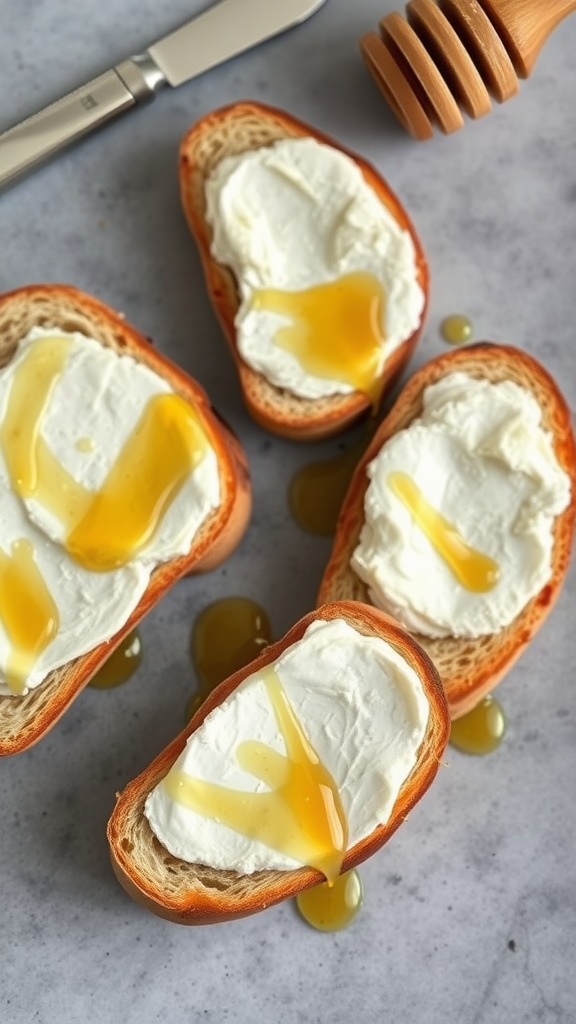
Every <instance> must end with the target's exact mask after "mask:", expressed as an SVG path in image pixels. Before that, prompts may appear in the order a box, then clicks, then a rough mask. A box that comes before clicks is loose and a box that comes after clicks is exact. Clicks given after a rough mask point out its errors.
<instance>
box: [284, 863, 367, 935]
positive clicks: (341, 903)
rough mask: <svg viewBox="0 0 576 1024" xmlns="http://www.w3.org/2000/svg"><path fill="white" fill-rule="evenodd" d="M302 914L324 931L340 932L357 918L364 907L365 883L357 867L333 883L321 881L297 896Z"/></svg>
mask: <svg viewBox="0 0 576 1024" xmlns="http://www.w3.org/2000/svg"><path fill="white" fill-rule="evenodd" d="M296 906H297V907H298V910H299V911H300V913H301V915H302V917H303V918H304V920H305V921H307V922H308V924H310V925H312V927H313V928H317V929H318V930H319V931H322V932H336V931H341V929H342V928H347V927H348V925H349V924H351V922H352V921H353V920H354V918H355V917H356V914H357V913H358V911H359V910H360V908H361V906H362V882H361V880H360V876H359V874H358V872H357V871H355V870H354V869H352V870H350V871H345V872H344V874H342V875H340V876H339V877H338V878H337V879H336V881H335V882H334V885H331V886H330V885H328V883H327V882H321V883H320V885H315V886H313V888H312V889H305V890H304V892H301V893H299V894H298V896H297V897H296Z"/></svg>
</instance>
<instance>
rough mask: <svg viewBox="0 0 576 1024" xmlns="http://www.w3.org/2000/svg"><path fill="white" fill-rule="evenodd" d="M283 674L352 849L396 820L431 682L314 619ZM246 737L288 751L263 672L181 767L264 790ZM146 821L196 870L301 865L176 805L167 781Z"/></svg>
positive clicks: (209, 724)
mask: <svg viewBox="0 0 576 1024" xmlns="http://www.w3.org/2000/svg"><path fill="white" fill-rule="evenodd" d="M274 667H275V669H276V672H277V674H278V676H279V678H280V681H281V684H282V688H283V690H284V693H285V694H286V696H287V698H288V701H289V703H290V705H291V707H292V709H293V711H294V713H295V715H296V717H297V719H298V721H299V722H300V725H301V727H302V728H303V730H304V732H305V733H306V735H307V737H308V740H309V742H310V743H311V744H312V746H313V748H314V750H315V751H316V754H317V755H318V757H319V758H320V761H321V762H322V763H323V765H324V766H325V767H326V768H327V769H328V771H329V772H330V774H331V775H332V778H333V779H334V782H335V784H336V786H337V788H338V791H339V793H340V798H341V801H342V806H343V810H344V813H345V814H346V818H347V822H348V833H349V834H348V845H349V847H351V846H353V845H354V844H355V843H357V842H359V841H360V840H361V839H363V838H364V837H365V836H368V835H369V834H370V833H371V832H372V831H373V830H374V829H375V828H376V826H377V825H379V824H383V823H385V822H386V821H387V820H388V818H389V817H390V814H391V812H392V808H393V806H394V802H395V800H396V797H397V795H398V792H399V790H400V787H401V785H402V783H403V782H404V780H405V779H406V778H407V776H408V775H409V773H410V771H411V770H412V768H413V766H414V764H415V763H416V758H417V751H418V748H419V746H420V744H421V742H422V740H423V738H424V734H425V731H426V725H427V721H428V715H429V704H428V700H427V698H426V696H425V694H424V691H423V688H422V683H421V681H420V679H419V678H418V676H417V674H416V672H415V671H414V670H413V669H412V668H411V667H410V666H409V665H408V664H407V662H406V661H404V659H403V658H402V657H400V655H398V654H397V652H396V651H395V650H394V649H393V648H392V647H391V646H390V644H388V643H387V642H386V641H384V640H382V639H380V638H379V637H366V636H363V635H362V634H360V633H358V632H357V631H356V630H355V629H353V628H352V627H351V626H349V625H348V623H346V622H345V621H344V620H342V619H336V620H332V621H329V622H326V621H323V620H320V621H317V622H314V623H313V624H312V625H311V626H309V627H308V629H307V630H306V632H305V634H304V636H303V637H302V639H301V640H299V641H298V642H297V643H295V644H293V645H292V646H291V647H289V648H287V650H286V651H284V653H283V654H282V655H281V657H280V658H279V659H278V660H277V662H275V665H274ZM243 740H257V741H260V742H262V743H265V744H266V745H268V746H270V747H271V748H273V749H274V750H277V751H279V752H280V753H286V748H285V744H284V741H283V739H282V736H281V734H280V731H279V728H278V723H277V720H276V717H275V715H274V711H273V708H272V707H271V704H270V701H269V698H268V695H267V691H266V689H265V686H264V683H263V681H262V679H261V678H259V676H258V674H257V673H256V674H255V675H252V676H249V677H248V678H247V679H246V680H245V681H244V682H243V683H242V684H241V685H240V686H239V687H238V689H237V690H235V691H234V692H233V693H232V694H231V695H230V697H229V698H228V699H227V700H226V701H225V702H224V703H223V704H221V705H220V706H219V707H217V708H215V709H214V711H212V712H211V713H210V714H209V715H208V716H207V717H206V719H205V720H204V722H203V724H202V725H201V726H200V728H199V729H197V730H196V731H195V732H194V733H193V734H192V735H191V736H190V737H189V739H188V742H187V745H186V747H185V749H184V750H183V752H182V754H181V755H180V757H179V758H178V760H177V762H176V765H177V767H178V768H179V769H180V770H182V771H183V772H184V773H186V774H188V775H191V776H194V777H195V778H199V779H203V780H205V781H207V782H214V783H217V784H219V785H221V786H225V787H229V788H230V789H235V790H243V791H246V792H253V793H257V792H263V791H264V790H265V789H266V785H265V783H263V782H261V781H260V780H258V779H256V778H255V776H253V775H252V774H250V773H248V772H246V771H244V770H243V769H242V768H240V766H239V764H238V763H237V761H236V757H235V752H236V750H237V748H238V745H239V744H240V743H241V742H242V741H243ZM145 814H146V817H147V818H148V821H149V823H150V826H151V828H152V830H153V832H154V833H155V835H156V836H157V837H158V839H159V840H160V842H161V843H162V844H163V846H165V847H166V849H167V850H169V851H170V853H172V854H173V855H174V856H176V857H179V858H181V859H183V860H186V861H189V862H190V863H201V864H207V865H210V866H212V867H215V868H219V869H222V870H232V871H239V872H242V873H243V874H250V873H252V872H254V871H259V870H264V869H272V870H290V869H293V868H295V867H298V866H300V865H299V864H298V863H297V862H296V861H295V860H293V859H292V858H291V857H288V856H285V855H283V854H281V853H279V852H278V851H276V850H273V849H272V848H270V847H269V846H267V845H265V844H264V843H262V842H261V841H260V840H255V839H250V838H247V837H246V836H244V835H242V834H241V833H239V832H236V831H234V830H232V829H230V828H228V827H227V826H226V825H223V824H221V823H220V822H218V821H216V820H213V819H212V818H208V817H204V816H203V815H201V814H198V813H196V812H195V811H192V810H189V809H188V808H186V807H185V806H183V805H182V804H181V803H179V802H175V801H173V800H172V799H170V797H169V796H168V794H167V793H166V790H165V788H164V787H163V785H162V783H160V784H159V785H158V786H156V788H155V789H154V790H153V791H152V792H151V793H150V794H149V796H148V798H147V800H146V806H145Z"/></svg>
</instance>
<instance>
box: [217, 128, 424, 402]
mask: <svg viewBox="0 0 576 1024" xmlns="http://www.w3.org/2000/svg"><path fill="white" fill-rule="evenodd" d="M206 203H207V211H206V217H207V220H208V222H209V223H210V225H211V227H212V230H213V241H212V254H213V256H214V257H215V259H217V260H218V261H219V262H220V263H223V264H225V265H227V266H229V267H230V268H231V269H232V271H233V273H234V275H235V277H236V281H237V285H238V290H239V293H240V298H241V303H240V308H239V310H238V314H237V317H236V329H237V344H238V348H239V351H240V353H241V355H242V357H243V359H244V360H245V361H246V362H247V363H248V364H249V365H250V366H251V367H252V368H253V369H255V370H257V371H258V372H260V373H262V374H264V375H265V376H266V377H267V378H268V380H269V381H270V382H271V383H273V384H275V385H276V386H278V387H284V388H287V389H288V390H290V391H291V392H293V393H294V394H296V395H298V396H300V397H303V398H319V397H324V396H328V395H334V394H346V393H349V392H350V391H352V390H353V389H352V388H351V386H350V385H349V384H348V383H346V382H344V381H343V382H339V381H336V380H331V379H330V380H328V379H326V378H321V377H317V376H312V375H310V374H308V373H307V372H306V371H305V370H304V368H303V367H302V366H301V365H300V363H299V361H298V360H297V359H296V358H295V356H293V355H292V354H291V353H290V352H287V351H284V350H283V349H281V348H280V347H279V346H278V345H276V344H275V343H274V340H273V339H274V335H275V333H276V331H277V330H278V327H279V326H281V325H282V324H283V323H285V322H286V321H285V320H283V318H282V317H280V316H279V315H278V314H276V313H272V312H269V311H267V310H264V309H251V308H250V299H251V295H252V293H253V292H254V290H255V289H257V288H265V287H272V288H277V289H283V290H286V291H296V290H300V289H305V288H309V287H311V286H313V285H318V284H322V283H327V282H330V281H334V280H336V279H338V278H340V277H342V276H343V275H345V274H348V273H351V272H354V271H364V272H366V273H370V274H373V275H374V276H375V277H376V278H377V279H378V281H380V283H381V284H382V285H383V287H384V293H385V296H386V301H385V323H384V324H383V325H382V328H383V334H384V339H385V341H384V344H383V346H382V362H383V361H384V359H385V358H386V355H387V354H388V355H389V354H390V353H391V352H393V351H394V349H396V348H398V346H399V345H401V344H402V342H403V341H405V340H406V338H408V337H409V336H410V335H411V334H412V332H413V331H414V330H415V329H416V328H417V327H418V325H419V324H420V320H421V315H422V310H423V307H424V294H423V292H422V289H421V288H420V285H419V283H418V280H417V276H416V260H415V252H414V246H413V243H412V239H411V237H410V235H409V233H408V232H407V231H404V230H403V229H401V228H400V227H399V225H398V224H397V222H396V221H395V220H394V218H393V217H392V215H391V214H390V212H389V211H388V210H387V209H386V207H385V206H384V205H383V204H382V203H381V201H380V200H379V198H378V196H377V195H376V193H375V192H374V191H373V189H372V188H370V186H369V185H368V184H367V183H366V182H365V180H364V178H363V176H362V173H361V171H360V169H359V167H358V166H357V165H356V164H355V163H354V161H353V160H352V159H351V158H350V157H348V156H346V155H345V154H344V153H341V152H340V151H339V150H337V149H334V148H333V147H331V146H327V145H324V144H322V143H319V142H316V140H315V139H312V138H298V139H282V140H280V141H278V142H276V143H274V145H272V146H266V147H263V148H261V149H257V150H252V151H249V152H247V153H243V154H241V155H239V156H231V157H227V158H226V159H224V160H222V161H221V162H220V163H218V164H217V165H216V167H215V168H214V170H213V172H212V174H211V176H210V178H209V179H208V181H207V183H206Z"/></svg>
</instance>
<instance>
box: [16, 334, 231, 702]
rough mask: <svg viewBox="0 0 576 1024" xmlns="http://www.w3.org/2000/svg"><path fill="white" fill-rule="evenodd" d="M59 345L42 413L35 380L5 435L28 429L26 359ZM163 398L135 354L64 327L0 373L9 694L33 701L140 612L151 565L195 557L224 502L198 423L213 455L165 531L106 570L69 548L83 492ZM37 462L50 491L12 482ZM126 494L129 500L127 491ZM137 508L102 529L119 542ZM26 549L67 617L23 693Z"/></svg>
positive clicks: (199, 467)
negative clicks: (31, 694) (19, 610)
mask: <svg viewBox="0 0 576 1024" xmlns="http://www.w3.org/2000/svg"><path fill="white" fill-rule="evenodd" d="M54 339H56V345H60V346H61V349H62V366H61V368H60V370H59V372H57V373H54V374H53V379H52V380H51V381H50V384H49V386H46V387H44V389H43V390H42V388H41V399H42V400H40V399H38V403H39V404H38V407H37V408H34V403H35V401H36V398H37V396H35V393H34V387H36V384H34V385H30V388H29V393H28V392H27V405H26V408H27V409H28V410H29V415H27V416H22V417H21V418H20V419H21V421H22V431H20V428H19V426H18V429H17V431H16V433H14V432H12V434H11V433H10V432H8V433H6V431H5V430H4V428H5V427H6V424H7V423H9V420H10V415H13V416H14V417H15V419H16V422H17V425H18V423H19V419H18V417H17V415H16V413H12V414H11V413H10V408H11V407H10V400H11V394H13V392H14V389H17V387H18V383H17V382H18V380H19V375H20V374H21V373H22V372H23V366H24V364H25V361H26V360H27V359H29V358H30V357H31V356H32V357H33V356H35V355H36V354H37V353H38V352H40V347H41V346H46V350H47V349H48V347H49V346H50V345H51V344H53V342H54ZM20 379H21V378H20ZM35 379H39V376H38V375H36V378H35ZM26 388H28V382H26ZM25 390H26V389H25ZM165 395H174V392H173V391H172V389H171V388H170V387H169V386H168V385H167V384H166V382H165V381H164V380H162V378H160V377H159V376H158V375H157V374H155V373H153V372H152V371H151V370H149V369H148V368H147V367H145V366H143V365H142V364H140V363H138V362H137V361H136V360H134V359H133V358H132V357H131V356H128V355H118V354H117V353H116V352H115V351H113V350H112V349H110V348H107V347H105V346H103V345H101V344H100V343H99V342H97V341H95V340H94V339H90V338H87V337H85V336H83V335H81V334H79V333H74V334H66V333H65V332H61V331H59V330H45V329H40V328H34V329H33V330H32V331H31V332H30V333H29V334H28V335H27V337H26V338H24V339H23V340H22V341H21V342H20V344H19V346H18V350H17V352H16V354H15V356H14V358H13V359H12V361H11V362H10V363H9V364H8V366H7V367H5V368H4V369H3V371H2V372H1V373H0V694H13V693H15V692H16V693H26V692H27V690H28V689H29V688H31V687H34V686H37V685H38V684H39V683H40V682H42V680H43V679H44V678H45V677H46V675H47V674H48V673H49V672H51V671H52V670H53V669H55V668H58V667H59V666H61V665H63V664H65V663H66V662H68V661H70V660H71V659H73V658H75V657H77V656H79V655H81V654H84V653H86V652H87V651H89V650H91V649H92V648H94V647H95V646H97V645H98V644H99V643H101V642H104V641H106V640H108V639H110V637H112V636H113V635H114V634H115V633H116V632H117V631H118V630H119V629H120V628H121V627H122V625H123V624H124V623H125V622H126V620H127V619H128V618H129V616H130V614H131V612H132V611H133V610H134V608H135V607H136V605H137V604H138V602H139V600H140V598H141V597H142V594H143V593H144V591H145V590H146V587H147V585H148V582H149V579H150V575H151V572H152V570H153V568H154V567H155V566H156V565H157V564H159V563H161V562H163V561H166V560H167V559H170V558H173V557H176V556H178V555H181V554H185V553H186V552H187V551H188V550H189V548H190V545H191V543H192V540H193V538H194V536H195V534H196V532H197V530H198V529H199V527H200V525H201V524H202V522H203V521H204V519H205V518H206V517H207V516H208V515H209V513H210V512H211V511H212V510H213V509H214V508H216V507H217V506H218V504H219V501H220V484H219V474H218V463H217V458H216V454H215V452H214V451H213V449H212V448H211V446H210V445H209V444H208V443H207V441H206V439H205V437H204V435H203V432H202V431H201V428H200V426H198V430H199V432H200V433H199V436H200V434H201V435H202V437H203V443H204V449H203V453H202V455H201V457H200V459H199V461H198V462H197V464H195V465H194V466H193V468H192V469H191V471H190V472H189V473H187V475H186V476H185V478H184V479H182V480H181V481H179V484H178V486H175V487H174V489H173V493H172V494H171V496H170V501H168V502H166V503H165V508H164V513H163V514H162V515H161V517H160V519H159V522H158V524H157V528H156V529H153V530H152V531H151V532H150V531H149V535H146V536H145V537H144V542H143V543H142V544H141V545H140V546H139V547H138V549H137V551H136V552H135V554H134V556H133V557H129V558H127V559H126V561H125V562H124V563H120V562H119V563H118V565H112V566H111V567H110V568H106V569H105V571H93V568H92V567H90V566H88V567H87V566H86V564H82V561H81V560H79V559H78V558H77V557H73V555H72V554H71V552H70V550H69V537H70V533H69V527H70V521H69V520H68V513H69V512H70V509H72V511H74V503H73V499H74V498H75V496H77V495H76V492H77V493H78V495H80V498H81V499H82V500H84V499H85V500H86V502H90V501H91V500H92V498H93V497H94V496H95V495H99V494H101V493H102V491H103V489H104V484H105V482H106V481H107V480H109V479H110V478H111V475H113V472H114V467H115V466H118V465H119V463H120V462H121V458H122V453H123V452H125V451H126V446H127V445H129V443H130V438H131V437H133V436H134V433H135V430H136V429H137V426H138V423H139V421H140V419H141V418H142V417H143V415H144V412H145V410H146V409H147V408H148V407H149V406H150V403H151V401H153V400H154V399H156V398H157V397H158V396H165ZM178 400H179V399H178ZM187 408H189V407H187ZM190 415H192V411H191V413H190ZM36 416H37V419H35V417H36ZM154 426H156V425H154ZM3 430H4V432H3ZM25 431H28V434H29V437H28V438H27V440H28V441H29V449H28V450H26V451H25V453H24V456H23V457H22V453H19V452H18V435H20V440H21V435H22V434H24V433H25ZM158 443H159V445H160V446H162V445H163V446H164V448H163V449H162V450H163V452H164V454H163V456H162V459H161V461H166V460H167V455H168V452H169V450H170V448H171V447H173V446H174V445H175V443H176V442H175V440H174V437H173V436H172V435H171V434H169V433H167V434H166V436H165V438H164V439H163V440H160V439H158ZM14 451H16V454H17V455H19V462H18V460H17V459H16V456H15V455H14ZM30 452H32V457H31V456H30ZM43 459H44V463H43V462H42V460H43ZM133 461H134V460H132V459H128V460H127V462H128V463H129V465H128V466H127V467H126V468H127V470H128V472H127V474H124V473H123V474H122V475H123V476H124V475H128V476H129V475H130V474H131V473H132V474H135V473H137V467H136V468H135V466H134V464H133ZM36 462H37V463H38V465H39V466H40V470H37V469H36V470H33V472H37V473H38V474H39V475H42V472H44V477H45V478H46V481H47V484H48V486H46V487H44V488H42V487H40V488H39V487H30V488H29V493H27V492H26V488H24V487H19V486H18V485H17V484H16V485H15V481H14V475H16V476H18V474H19V473H20V471H21V470H22V471H24V472H28V465H29V464H30V463H34V464H35V463H36ZM15 466H16V467H17V468H16V469H15V468H14V467H15ZM46 467H47V469H46ZM21 482H22V481H20V483H21ZM18 490H20V493H17V492H18ZM118 493H119V494H120V499H121V497H122V490H121V489H120V490H119V492H118ZM68 496H69V498H70V500H68ZM137 506H138V501H137V500H136V499H135V500H134V507H133V508H132V507H131V508H129V509H122V510H119V509H118V508H115V507H114V505H113V504H111V505H110V509H109V515H108V520H106V517H104V524H105V529H106V528H107V529H109V533H110V535H111V537H112V538H113V537H114V534H115V532H116V531H119V532H121V530H122V524H121V520H122V518H124V519H125V520H126V522H127V523H128V524H131V523H133V521H134V520H135V519H136V518H137V516H138V508H137ZM122 513H123V515H122ZM107 522H109V527H106V523H107ZM22 545H26V546H27V550H29V551H30V553H31V556H30V557H31V560H32V563H33V571H34V573H35V574H36V576H35V578H37V579H39V580H40V586H41V590H42V593H43V594H44V596H45V597H46V596H47V599H49V602H50V603H51V607H52V608H53V613H50V616H51V619H52V620H54V621H53V623H52V628H53V627H54V622H55V621H56V620H57V629H55V628H53V633H54V635H53V636H52V639H50V642H49V643H46V645H45V646H43V647H41V648H39V649H38V651H37V657H36V659H35V661H34V663H33V665H32V664H31V665H30V671H29V672H28V673H27V678H26V679H25V681H24V682H25V685H24V687H23V689H19V688H17V689H16V690H15V689H14V686H13V685H8V683H9V678H8V675H7V673H8V672H9V666H10V658H11V657H12V658H13V657H14V648H15V633H18V630H19V629H20V627H21V626H22V624H20V625H19V624H18V623H17V622H16V623H15V622H14V621H11V620H13V619H14V617H15V612H14V608H15V599H14V597H13V596H12V597H11V594H10V586H12V587H14V586H20V587H23V586H24V583H22V581H20V583H19V584H17V583H16V582H15V581H16V577H15V570H14V565H15V562H14V558H15V553H16V552H17V551H18V550H19V549H20V552H22ZM11 560H12V561H11ZM2 567H4V569H2ZM2 572H4V575H2ZM11 572H12V577H10V573H11ZM2 580H4V587H3V586H2ZM10 581H11V582H10ZM3 593H4V597H5V600H4V605H3V599H2V595H3ZM6 594H7V596H6ZM3 607H5V614H3V612H2V608H3ZM11 608H12V613H11V612H10V609H11ZM21 631H22V630H21Z"/></svg>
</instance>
